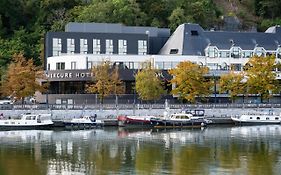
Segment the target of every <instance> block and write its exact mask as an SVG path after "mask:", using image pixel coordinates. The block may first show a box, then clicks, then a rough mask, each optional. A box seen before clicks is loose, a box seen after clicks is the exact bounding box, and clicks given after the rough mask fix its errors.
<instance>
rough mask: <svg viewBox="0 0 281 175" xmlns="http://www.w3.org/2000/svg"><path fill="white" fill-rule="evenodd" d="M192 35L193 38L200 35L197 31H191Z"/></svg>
mask: <svg viewBox="0 0 281 175" xmlns="http://www.w3.org/2000/svg"><path fill="white" fill-rule="evenodd" d="M191 35H192V36H198V35H199V34H198V31H196V30H191Z"/></svg>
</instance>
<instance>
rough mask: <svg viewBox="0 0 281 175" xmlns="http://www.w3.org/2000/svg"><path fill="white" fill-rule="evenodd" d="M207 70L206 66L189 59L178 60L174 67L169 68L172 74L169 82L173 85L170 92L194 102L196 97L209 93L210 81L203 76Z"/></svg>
mask: <svg viewBox="0 0 281 175" xmlns="http://www.w3.org/2000/svg"><path fill="white" fill-rule="evenodd" d="M208 72H209V69H208V68H207V67H201V66H199V65H197V64H195V63H192V62H190V61H184V62H180V63H179V64H178V65H177V67H176V68H174V69H171V70H169V74H171V75H172V76H173V78H172V80H171V83H172V84H174V85H175V88H173V89H172V94H173V95H178V96H179V98H181V99H186V100H187V101H189V102H195V98H196V97H204V96H207V95H209V94H210V92H211V91H210V87H211V85H212V82H211V81H210V80H208V79H206V78H205V77H204V75H206V74H207V73H208Z"/></svg>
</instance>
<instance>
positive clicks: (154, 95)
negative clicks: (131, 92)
mask: <svg viewBox="0 0 281 175" xmlns="http://www.w3.org/2000/svg"><path fill="white" fill-rule="evenodd" d="M157 73H158V71H156V70H155V69H153V68H152V66H151V64H150V63H146V64H145V66H144V68H143V69H141V70H138V72H137V74H136V76H135V80H136V87H135V88H136V92H137V93H138V95H139V97H140V98H141V99H142V100H157V99H160V98H161V95H163V94H165V90H164V88H163V85H162V81H161V80H160V79H159V76H157Z"/></svg>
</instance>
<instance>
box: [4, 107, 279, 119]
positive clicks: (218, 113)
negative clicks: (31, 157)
mask: <svg viewBox="0 0 281 175" xmlns="http://www.w3.org/2000/svg"><path fill="white" fill-rule="evenodd" d="M164 111H165V109H138V110H137V109H136V110H133V109H127V110H125V109H122V110H113V109H111V110H101V109H99V110H87V109H85V110H72V109H64V110H0V114H1V113H2V114H3V116H4V117H6V116H11V117H13V116H18V115H20V114H23V113H28V112H30V113H35V114H40V113H41V114H42V113H52V116H53V119H55V120H64V119H71V118H77V117H79V116H81V115H82V114H84V115H94V114H97V116H98V118H114V117H116V116H118V115H156V116H158V115H163V113H164ZM169 111H170V113H175V112H180V109H170V110H169ZM269 111H273V113H275V114H278V115H279V114H280V112H281V108H209V109H205V115H206V117H229V118H230V117H231V116H235V115H242V114H249V113H251V114H260V113H263V114H266V113H269Z"/></svg>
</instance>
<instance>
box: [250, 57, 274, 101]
mask: <svg viewBox="0 0 281 175" xmlns="http://www.w3.org/2000/svg"><path fill="white" fill-rule="evenodd" d="M247 65H248V66H246V67H245V69H246V70H245V75H246V77H247V90H248V93H250V94H258V95H259V96H260V97H261V101H262V100H263V99H268V98H269V97H270V96H271V94H272V93H274V92H277V91H278V89H279V87H278V81H277V80H276V73H275V72H274V71H273V70H274V68H275V57H274V56H266V57H262V56H254V57H252V58H250V59H249V61H248V63H247Z"/></svg>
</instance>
